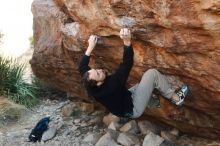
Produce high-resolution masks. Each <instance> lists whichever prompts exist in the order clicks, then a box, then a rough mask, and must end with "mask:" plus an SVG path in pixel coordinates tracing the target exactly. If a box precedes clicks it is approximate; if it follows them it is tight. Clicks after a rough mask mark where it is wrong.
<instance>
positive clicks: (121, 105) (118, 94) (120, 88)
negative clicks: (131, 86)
mask: <svg viewBox="0 0 220 146" xmlns="http://www.w3.org/2000/svg"><path fill="white" fill-rule="evenodd" d="M133 56H134V52H133V48H132V46H124V54H123V62H122V63H121V64H120V66H119V68H118V69H117V70H116V72H115V73H114V74H112V75H109V76H107V77H106V79H105V81H104V83H103V84H102V85H101V86H97V87H96V88H92V89H90V88H87V92H88V94H89V95H90V96H93V97H94V98H95V99H96V100H97V101H98V102H100V103H101V104H103V105H104V106H105V107H106V108H107V109H108V110H109V111H110V112H111V113H113V114H114V115H116V116H121V117H124V116H125V115H126V114H127V113H132V111H133V103H132V98H131V92H130V91H128V89H127V88H126V86H125V84H126V81H127V78H128V75H129V72H130V70H131V68H132V66H133ZM89 59H90V57H89V56H87V55H84V56H83V57H82V60H81V62H80V64H79V72H80V74H81V75H83V74H84V73H85V72H87V71H88V70H90V67H89V66H88V64H89Z"/></svg>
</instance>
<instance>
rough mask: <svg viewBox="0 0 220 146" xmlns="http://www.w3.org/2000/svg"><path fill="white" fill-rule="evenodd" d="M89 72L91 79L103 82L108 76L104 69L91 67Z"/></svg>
mask: <svg viewBox="0 0 220 146" xmlns="http://www.w3.org/2000/svg"><path fill="white" fill-rule="evenodd" d="M88 73H89V79H90V80H95V81H97V82H103V81H104V80H105V78H106V71H105V70H103V69H91V70H89V71H88Z"/></svg>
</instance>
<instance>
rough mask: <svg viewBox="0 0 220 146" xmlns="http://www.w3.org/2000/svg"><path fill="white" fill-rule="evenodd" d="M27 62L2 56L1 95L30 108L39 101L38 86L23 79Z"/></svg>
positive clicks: (0, 73) (0, 65)
mask: <svg viewBox="0 0 220 146" xmlns="http://www.w3.org/2000/svg"><path fill="white" fill-rule="evenodd" d="M24 70H25V64H24V63H23V64H21V63H19V62H18V61H17V60H14V59H5V58H3V57H1V56H0V95H5V96H7V97H9V98H11V99H12V100H13V101H15V102H16V103H19V104H22V105H25V106H26V107H28V108H31V107H33V106H34V105H36V104H37V103H38V99H37V90H38V87H37V86H35V85H33V84H31V83H28V82H26V81H25V80H24V79H23V75H24Z"/></svg>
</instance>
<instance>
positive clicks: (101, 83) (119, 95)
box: [79, 28, 189, 118]
mask: <svg viewBox="0 0 220 146" xmlns="http://www.w3.org/2000/svg"><path fill="white" fill-rule="evenodd" d="M119 34H120V38H121V39H122V40H123V42H124V53H123V61H122V63H121V64H120V66H119V67H118V69H117V70H116V71H115V73H113V74H111V75H107V72H106V71H105V70H104V69H91V68H90V67H89V66H88V64H89V60H90V55H91V53H92V51H93V49H94V48H95V46H96V43H97V36H95V35H91V36H90V38H89V40H88V43H89V45H88V48H87V50H86V52H85V55H83V56H82V59H81V61H80V64H79V72H80V74H81V76H82V81H83V84H84V86H85V87H86V90H87V93H88V94H89V95H90V96H93V97H94V98H95V99H96V100H97V101H98V102H100V103H101V104H103V105H104V106H105V107H106V108H107V109H108V110H109V111H110V112H111V113H113V114H114V115H116V116H119V117H128V118H137V117H139V116H141V115H142V113H143V112H144V110H145V108H146V107H147V105H148V103H149V100H150V98H151V94H152V92H153V90H154V88H156V89H158V90H159V91H160V93H161V94H162V95H163V96H164V97H165V98H167V99H168V100H170V101H172V102H173V103H174V104H176V105H177V106H181V105H182V104H183V102H184V99H185V97H186V95H187V93H188V90H189V89H188V86H186V85H183V86H182V87H181V88H180V90H179V91H177V92H175V91H174V90H173V89H171V86H170V84H169V83H168V81H167V79H166V77H165V76H164V75H162V74H161V73H160V72H159V71H157V70H156V69H149V70H148V71H146V72H145V73H144V74H143V76H142V79H141V81H140V83H138V84H136V85H135V86H133V87H132V88H130V89H127V88H126V86H125V84H126V81H127V78H128V76H129V72H130V70H131V68H132V66H133V56H134V52H133V47H132V44H131V32H130V30H129V29H127V28H123V29H121V31H120V33H119Z"/></svg>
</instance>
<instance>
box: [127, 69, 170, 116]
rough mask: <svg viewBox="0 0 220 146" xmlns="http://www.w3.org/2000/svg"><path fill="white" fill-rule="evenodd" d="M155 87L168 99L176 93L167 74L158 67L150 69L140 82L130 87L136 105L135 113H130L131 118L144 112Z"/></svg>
mask: <svg viewBox="0 0 220 146" xmlns="http://www.w3.org/2000/svg"><path fill="white" fill-rule="evenodd" d="M154 88H156V89H157V90H159V91H160V93H161V94H162V95H163V96H164V97H165V98H167V99H170V98H171V97H172V95H173V93H174V90H173V89H171V85H170V84H169V82H168V80H167V78H166V76H164V75H162V74H161V73H160V72H159V71H157V70H156V69H149V70H148V71H146V72H145V73H144V75H143V76H142V79H141V81H140V83H138V84H136V85H135V86H133V87H131V88H130V89H129V91H130V92H131V93H132V99H133V105H134V108H133V113H132V114H131V115H130V116H131V118H137V117H140V116H141V115H142V114H143V112H144V110H145V108H146V107H147V105H148V102H149V100H150V98H151V94H152V92H153V90H154Z"/></svg>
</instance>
